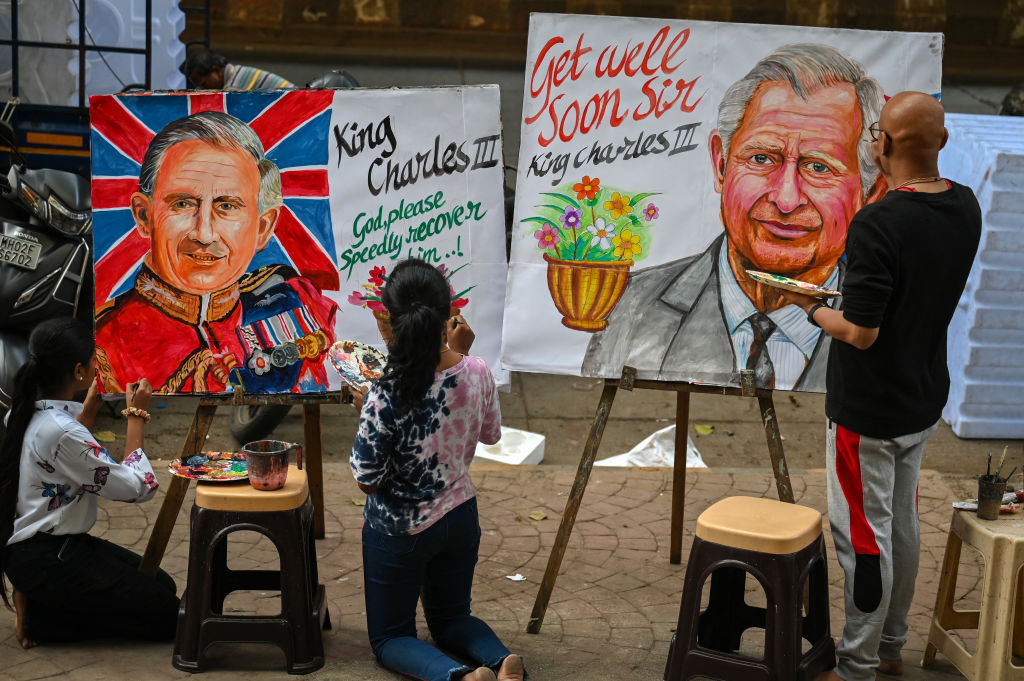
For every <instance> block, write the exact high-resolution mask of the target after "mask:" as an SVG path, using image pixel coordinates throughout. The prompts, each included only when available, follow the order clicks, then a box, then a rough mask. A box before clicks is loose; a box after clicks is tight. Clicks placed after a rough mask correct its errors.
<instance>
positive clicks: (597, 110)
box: [580, 95, 603, 134]
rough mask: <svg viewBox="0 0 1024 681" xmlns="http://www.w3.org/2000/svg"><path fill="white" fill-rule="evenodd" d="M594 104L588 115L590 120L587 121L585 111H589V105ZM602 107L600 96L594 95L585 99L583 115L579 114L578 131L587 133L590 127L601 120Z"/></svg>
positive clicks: (593, 126) (595, 125)
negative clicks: (591, 113) (591, 112)
mask: <svg viewBox="0 0 1024 681" xmlns="http://www.w3.org/2000/svg"><path fill="white" fill-rule="evenodd" d="M591 104H593V105H594V113H593V115H592V116H591V117H590V122H587V112H588V111H590V105H591ZM602 112H603V107H602V106H601V96H600V95H594V96H593V97H591V98H590V99H588V100H587V103H586V105H585V106H584V107H583V115H581V116H580V132H582V133H583V134H587V133H588V132H590V130H591V129H592V128H595V127H597V125H598V124H599V123H600V122H601V114H602Z"/></svg>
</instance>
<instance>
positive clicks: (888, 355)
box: [786, 92, 981, 681]
mask: <svg viewBox="0 0 1024 681" xmlns="http://www.w3.org/2000/svg"><path fill="white" fill-rule="evenodd" d="M943 122H944V116H943V110H942V105H941V104H939V102H938V101H937V100H936V99H935V98H933V97H931V96H929V95H926V94H924V93H921V92H903V93H900V94H898V95H896V96H895V97H893V98H892V99H891V100H889V101H888V102H887V103H886V105H885V107H884V108H883V109H882V113H881V117H880V118H879V120H878V121H877V122H876V123H873V124H871V125H870V126H869V127H868V130H869V132H870V135H871V139H872V147H871V149H872V154H873V156H874V159H875V162H876V163H877V164H878V167H879V169H880V170H881V173H882V176H883V177H884V178H885V182H886V184H887V186H888V187H890V191H889V192H888V193H887V194H886V195H885V196H884V197H883V198H882V199H881V200H879V201H878V202H876V203H873V204H870V205H867V206H865V207H864V208H862V209H861V210H860V211H859V212H858V213H857V214H856V215H855V216H854V218H853V220H852V221H851V223H850V231H849V234H848V235H847V239H846V259H847V265H846V278H845V279H844V280H843V285H842V293H843V309H842V310H841V311H840V310H833V309H830V308H829V307H828V306H827V305H825V304H824V303H822V302H821V301H820V300H816V299H814V298H811V297H808V296H803V295H797V294H791V295H790V294H787V296H786V297H787V298H789V299H790V300H791V301H792V302H794V303H796V304H797V305H800V306H801V307H802V308H803V309H804V310H805V311H806V312H807V319H808V321H810V322H811V323H812V324H815V325H818V326H820V327H821V328H822V330H823V331H824V332H825V333H827V334H828V335H830V336H831V337H832V338H833V339H835V340H836V341H840V342H834V343H832V346H831V349H830V351H829V358H828V369H827V372H826V379H825V383H826V398H825V413H826V415H827V416H828V431H827V436H826V464H827V468H828V510H829V520H830V522H831V524H832V536H833V538H834V539H835V546H836V554H837V555H838V558H839V564H840V565H841V566H842V568H843V571H844V572H845V573H846V586H845V603H846V626H845V628H844V629H843V638H842V641H841V642H840V644H839V648H838V649H837V655H838V664H837V666H836V669H835V670H833V671H831V672H828V673H827V674H825V675H823V676H822V677H821V679H831V680H833V681H834V680H835V679H842V680H843V681H867V680H869V679H870V680H873V679H874V678H875V671H876V669H877V670H878V671H881V672H884V673H888V674H900V673H902V672H903V661H902V657H901V654H900V651H901V650H902V648H903V644H904V643H905V642H906V639H907V612H908V610H909V608H910V602H911V600H912V599H913V595H914V581H915V579H916V577H917V565H918V557H919V553H920V526H919V524H918V518H917V480H918V472H919V469H920V466H921V455H922V453H923V451H924V444H925V441H926V440H927V439H928V437H929V436H930V435H931V434H932V432H933V431H934V430H935V426H936V423H937V422H938V420H939V416H940V414H941V412H942V407H943V405H945V403H946V398H947V396H948V394H949V371H948V369H947V367H946V330H947V327H948V326H949V322H950V319H952V317H953V311H954V310H955V309H956V305H957V301H958V300H959V299H960V294H961V293H962V292H963V289H964V285H965V284H966V283H967V275H968V273H969V272H970V270H971V264H972V263H973V261H974V255H975V253H976V252H977V250H978V240H979V238H980V236H981V209H980V208H979V207H978V201H977V199H976V198H975V197H974V193H973V192H972V191H971V190H970V189H968V188H967V187H964V186H963V185H959V184H957V183H955V182H951V181H949V180H946V179H943V178H942V177H941V176H940V175H939V170H938V156H939V150H940V149H942V147H943V146H945V144H946V139H947V137H948V133H947V132H946V128H945V127H944V125H943Z"/></svg>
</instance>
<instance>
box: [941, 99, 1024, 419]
mask: <svg viewBox="0 0 1024 681" xmlns="http://www.w3.org/2000/svg"><path fill="white" fill-rule="evenodd" d="M946 128H947V129H948V130H949V142H948V143H947V145H946V148H945V149H944V150H943V151H942V152H941V153H940V154H939V171H940V172H941V173H942V175H943V176H944V177H947V178H949V179H951V180H955V181H957V182H960V183H961V184H965V185H967V186H968V187H971V188H972V189H974V191H975V193H976V194H977V196H978V202H979V203H980V204H981V211H982V233H981V244H980V246H979V247H978V255H977V257H976V258H975V261H974V267H973V268H972V269H971V274H970V277H969V279H968V281H967V287H966V288H965V289H964V293H963V296H961V298H960V303H959V305H958V306H957V310H956V313H955V314H954V316H953V321H952V323H950V326H949V343H948V351H949V374H950V391H949V400H948V401H947V402H946V408H945V410H944V411H943V413H942V416H943V418H944V419H946V420H947V421H948V422H949V424H950V425H951V426H952V427H953V432H954V433H956V434H957V435H959V436H960V437H977V438H1020V437H1024V406H1022V402H1024V118H1013V117H1006V116H983V115H967V114H948V115H947V116H946Z"/></svg>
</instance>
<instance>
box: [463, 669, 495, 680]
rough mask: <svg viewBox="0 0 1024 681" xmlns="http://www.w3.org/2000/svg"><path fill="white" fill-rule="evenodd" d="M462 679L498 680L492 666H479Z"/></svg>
mask: <svg viewBox="0 0 1024 681" xmlns="http://www.w3.org/2000/svg"><path fill="white" fill-rule="evenodd" d="M462 681H497V677H496V676H495V675H494V672H493V671H491V668H490V667H477V668H476V669H474V670H473V671H471V672H470V673H468V674H466V675H465V676H463V677H462Z"/></svg>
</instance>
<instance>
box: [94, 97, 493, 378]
mask: <svg viewBox="0 0 1024 681" xmlns="http://www.w3.org/2000/svg"><path fill="white" fill-rule="evenodd" d="M91 121H92V128H93V142H92V150H93V152H92V160H93V187H92V191H93V208H94V223H95V227H94V234H95V260H96V264H95V269H96V302H97V308H96V338H97V359H98V364H99V373H100V377H101V381H102V383H103V387H104V389H105V390H106V391H107V392H114V393H118V392H123V391H124V386H126V385H127V384H128V383H130V382H133V381H136V380H138V378H139V377H141V376H145V377H147V378H148V379H149V380H150V382H151V383H152V384H153V386H154V388H155V389H156V390H157V391H159V392H161V393H165V394H181V393H186V394H187V393H222V392H226V391H232V390H235V389H238V388H241V389H243V390H244V391H245V392H247V393H315V392H323V391H328V390H337V389H339V388H340V377H339V376H338V375H337V373H336V372H334V371H333V370H328V368H327V367H328V364H329V361H328V354H329V353H328V351H329V349H330V348H331V346H332V344H333V343H334V342H335V341H337V340H342V339H345V340H354V341H360V342H364V343H368V344H371V345H376V346H377V347H383V345H382V339H381V334H380V331H379V329H378V322H380V321H381V318H382V317H385V316H386V310H384V309H383V305H382V304H381V303H380V299H379V295H378V294H379V291H380V287H381V286H383V285H384V282H385V281H386V277H387V272H388V271H389V270H390V269H391V267H392V266H393V263H395V262H397V261H398V260H401V259H404V258H409V257H416V258H422V259H425V260H427V261H429V262H431V263H433V264H435V265H436V266H437V267H439V268H440V269H441V270H442V271H443V272H445V274H446V275H447V276H448V278H449V282H450V285H451V287H452V293H453V296H452V297H453V301H452V302H453V306H454V307H455V308H458V309H459V311H460V312H461V313H462V314H463V315H465V316H466V318H467V319H468V320H469V321H470V323H471V324H473V325H474V326H475V328H476V329H477V342H476V344H475V345H474V351H475V352H476V353H477V354H480V355H481V356H483V357H484V358H485V359H487V360H488V362H489V364H490V365H491V366H492V368H494V370H495V371H496V372H497V373H499V375H500V374H501V371H500V369H499V368H498V351H499V346H500V335H501V315H502V306H503V302H504V280H505V247H504V244H505V225H504V214H505V213H504V208H503V201H504V196H503V190H502V185H503V178H502V173H503V169H502V164H501V130H500V119H499V113H498V92H497V88H496V87H494V86H479V87H468V88H429V89H408V90H347V91H341V90H337V91H333V90H301V91H280V92H228V93H223V92H217V93H212V92H203V93H169V94H144V95H116V96H98V97H93V98H92V99H91ZM452 131H456V132H452ZM470 301H472V304H470Z"/></svg>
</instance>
